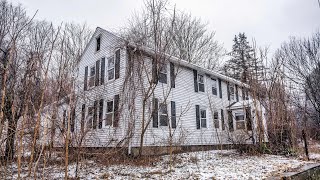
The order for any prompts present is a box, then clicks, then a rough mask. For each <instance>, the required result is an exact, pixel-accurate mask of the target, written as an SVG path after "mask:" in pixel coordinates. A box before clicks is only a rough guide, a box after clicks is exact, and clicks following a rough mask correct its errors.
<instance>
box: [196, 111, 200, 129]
mask: <svg viewBox="0 0 320 180" xmlns="http://www.w3.org/2000/svg"><path fill="white" fill-rule="evenodd" d="M196 124H197V129H200V107H199V105H196Z"/></svg>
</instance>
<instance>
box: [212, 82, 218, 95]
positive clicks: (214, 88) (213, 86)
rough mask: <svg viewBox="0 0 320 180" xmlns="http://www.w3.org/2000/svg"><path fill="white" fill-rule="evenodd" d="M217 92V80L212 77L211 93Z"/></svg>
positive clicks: (215, 93)
mask: <svg viewBox="0 0 320 180" xmlns="http://www.w3.org/2000/svg"><path fill="white" fill-rule="evenodd" d="M217 93H218V88H217V80H216V79H212V94H213V95H217Z"/></svg>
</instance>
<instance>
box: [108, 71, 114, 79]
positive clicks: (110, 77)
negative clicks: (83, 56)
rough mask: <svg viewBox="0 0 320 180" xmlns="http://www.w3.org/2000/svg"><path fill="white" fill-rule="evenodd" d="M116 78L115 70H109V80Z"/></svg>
mask: <svg viewBox="0 0 320 180" xmlns="http://www.w3.org/2000/svg"><path fill="white" fill-rule="evenodd" d="M113 78H114V69H110V70H108V80H112V79H113Z"/></svg>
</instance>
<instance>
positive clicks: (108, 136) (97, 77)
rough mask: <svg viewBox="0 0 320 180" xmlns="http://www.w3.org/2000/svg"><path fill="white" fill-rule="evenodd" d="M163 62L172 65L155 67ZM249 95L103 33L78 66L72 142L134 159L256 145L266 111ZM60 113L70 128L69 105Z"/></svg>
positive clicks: (218, 77) (223, 79) (234, 84)
mask: <svg viewBox="0 0 320 180" xmlns="http://www.w3.org/2000/svg"><path fill="white" fill-rule="evenodd" d="M159 54H160V55H159ZM156 56H161V57H160V59H161V58H162V59H165V60H163V61H161V62H157V63H155V59H156V58H157V57H156ZM249 89H250V87H249V86H248V85H246V84H243V83H241V82H240V81H237V80H235V79H232V78H230V77H227V76H224V75H222V74H219V73H217V72H215V71H212V70H208V69H205V68H202V67H200V66H197V65H195V64H192V63H188V62H187V61H184V60H182V59H179V58H176V57H173V56H169V55H167V54H164V53H157V52H155V51H153V50H152V49H151V48H147V47H137V46H135V45H133V44H130V43H126V42H125V41H124V40H123V39H121V38H120V37H118V36H116V35H114V34H113V33H110V32H108V31H106V30H104V29H102V28H97V29H96V31H95V33H94V34H93V37H92V38H91V40H90V42H89V43H88V45H87V47H86V49H85V50H84V52H83V54H82V56H81V60H80V62H79V65H78V77H77V79H76V82H75V94H76V97H77V101H76V103H75V104H76V106H75V109H74V110H72V111H71V113H70V114H71V115H72V118H71V132H72V137H73V138H77V137H76V136H79V135H80V134H81V135H82V136H83V137H84V139H83V142H82V144H81V146H82V147H126V148H128V151H129V153H130V152H131V150H132V149H136V148H138V147H139V146H140V145H143V146H145V147H159V146H160V147H166V146H181V147H188V146H213V145H226V144H232V143H253V142H254V141H256V140H257V136H258V135H259V133H258V130H259V132H266V122H265V117H264V113H265V112H264V108H263V107H262V105H261V103H260V102H258V101H257V100H255V99H253V98H251V96H250V93H249ZM60 112H61V113H60V114H61V117H63V118H61V119H63V122H61V125H62V126H66V124H67V123H66V119H67V118H66V117H67V115H68V113H67V112H68V105H65V106H63V108H61V110H60ZM261 128H262V129H261ZM62 129H63V128H62ZM59 134H60V135H59ZM61 134H62V133H57V136H58V138H56V140H57V142H56V143H57V146H59V143H62V141H61V138H59V136H61ZM260 134H261V133H260ZM263 139H265V140H266V135H265V133H263ZM74 146H77V145H76V144H74Z"/></svg>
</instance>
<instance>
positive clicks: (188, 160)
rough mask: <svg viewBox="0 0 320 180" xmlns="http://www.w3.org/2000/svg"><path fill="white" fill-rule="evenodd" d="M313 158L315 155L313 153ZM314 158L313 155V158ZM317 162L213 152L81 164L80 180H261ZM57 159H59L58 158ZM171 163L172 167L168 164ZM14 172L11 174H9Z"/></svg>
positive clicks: (50, 173) (57, 174)
mask: <svg viewBox="0 0 320 180" xmlns="http://www.w3.org/2000/svg"><path fill="white" fill-rule="evenodd" d="M313 154H314V153H313ZM314 156H315V155H314ZM317 158H318V159H313V160H311V161H305V160H304V159H303V158H301V157H300V158H298V157H284V156H276V155H260V156H252V155H240V154H238V153H237V152H236V151H235V150H222V151H220V150H212V151H203V152H189V153H182V154H176V155H173V156H172V157H171V159H172V161H170V156H169V155H165V156H160V157H157V158H150V159H148V160H146V159H144V160H143V161H144V163H143V162H142V163H141V162H139V160H137V161H135V162H130V161H128V162H125V163H116V164H113V165H106V163H105V162H103V161H101V160H100V161H99V160H98V159H96V158H94V159H90V160H85V161H82V162H81V169H80V170H79V177H80V179H211V178H214V179H264V178H267V177H270V176H275V175H280V174H281V173H283V172H288V171H291V170H293V169H296V168H299V167H300V166H302V165H305V164H308V163H315V161H320V155H319V154H318V155H317ZM58 159H60V158H58ZM170 162H172V163H170ZM75 167H76V164H75V163H72V164H70V165H69V177H70V178H71V177H75ZM8 168H9V169H8V170H9V172H10V174H7V177H8V179H11V178H12V179H16V178H17V166H16V165H11V166H10V167H8ZM23 169H24V170H25V171H23V172H22V177H25V176H26V172H27V171H26V170H27V168H23ZM38 169H39V170H38V173H37V174H38V175H37V176H38V178H42V177H44V179H48V178H49V179H62V178H63V177H64V166H63V165H51V166H48V167H45V168H44V171H43V168H42V167H41V166H40V167H39V168H38ZM12 172H13V174H12Z"/></svg>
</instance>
